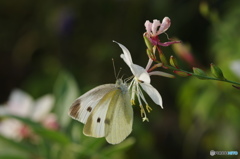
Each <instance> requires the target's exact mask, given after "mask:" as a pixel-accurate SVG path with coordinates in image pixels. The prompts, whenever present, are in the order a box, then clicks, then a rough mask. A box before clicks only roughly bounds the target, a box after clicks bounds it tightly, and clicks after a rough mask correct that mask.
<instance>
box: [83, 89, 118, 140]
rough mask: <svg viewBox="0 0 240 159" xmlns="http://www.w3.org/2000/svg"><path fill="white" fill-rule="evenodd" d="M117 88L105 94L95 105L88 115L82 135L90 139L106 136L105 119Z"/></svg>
mask: <svg viewBox="0 0 240 159" xmlns="http://www.w3.org/2000/svg"><path fill="white" fill-rule="evenodd" d="M116 93H118V92H117V88H115V89H113V90H111V91H110V92H108V93H106V94H105V95H104V96H103V98H102V99H101V100H100V101H99V102H98V103H97V105H96V107H95V108H94V110H93V111H92V113H91V114H90V115H89V117H88V119H87V122H86V124H85V126H84V128H83V133H84V134H85V135H86V136H92V137H104V136H106V131H105V121H106V120H105V119H106V115H107V112H108V110H109V105H110V103H111V102H112V100H113V98H114V96H115V95H116Z"/></svg>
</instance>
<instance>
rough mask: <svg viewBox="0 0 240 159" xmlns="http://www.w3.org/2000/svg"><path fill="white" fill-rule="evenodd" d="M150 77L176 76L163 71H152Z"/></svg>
mask: <svg viewBox="0 0 240 159" xmlns="http://www.w3.org/2000/svg"><path fill="white" fill-rule="evenodd" d="M149 75H150V76H152V75H157V76H163V77H168V78H175V76H174V75H172V74H170V73H166V72H162V71H152V72H150V73H149Z"/></svg>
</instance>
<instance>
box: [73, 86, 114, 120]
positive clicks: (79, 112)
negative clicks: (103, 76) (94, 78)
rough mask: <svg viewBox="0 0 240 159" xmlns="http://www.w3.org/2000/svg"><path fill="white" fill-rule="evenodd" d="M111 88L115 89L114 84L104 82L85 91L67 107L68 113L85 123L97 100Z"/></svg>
mask: <svg viewBox="0 0 240 159" xmlns="http://www.w3.org/2000/svg"><path fill="white" fill-rule="evenodd" d="M113 89H115V84H105V85H101V86H98V87H96V88H94V89H92V90H90V91H88V92H86V93H85V94H83V95H82V96H80V97H79V98H78V99H76V100H75V102H74V103H73V104H72V106H71V107H70V109H69V115H70V116H71V117H72V118H74V119H76V120H78V121H80V122H82V123H84V124H85V123H86V122H87V119H88V117H89V115H90V114H91V112H92V111H93V109H94V108H95V107H96V105H97V104H98V103H99V101H100V100H101V99H102V98H103V96H104V95H106V93H108V92H111V91H112V90H113Z"/></svg>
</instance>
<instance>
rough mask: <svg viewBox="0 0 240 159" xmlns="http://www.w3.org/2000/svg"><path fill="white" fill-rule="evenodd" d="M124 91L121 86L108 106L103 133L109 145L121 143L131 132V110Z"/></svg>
mask: <svg viewBox="0 0 240 159" xmlns="http://www.w3.org/2000/svg"><path fill="white" fill-rule="evenodd" d="M126 89H127V88H125V85H121V88H119V89H118V93H117V94H116V95H115V96H114V97H113V98H112V100H111V102H110V104H109V109H108V112H107V116H106V119H105V131H106V140H107V141H108V142H109V143H111V144H118V143H120V142H122V141H123V140H124V139H125V138H126V137H127V136H128V135H129V134H130V133H131V131H132V123H133V109H132V106H131V103H130V98H129V94H128V92H127V91H125V90H126Z"/></svg>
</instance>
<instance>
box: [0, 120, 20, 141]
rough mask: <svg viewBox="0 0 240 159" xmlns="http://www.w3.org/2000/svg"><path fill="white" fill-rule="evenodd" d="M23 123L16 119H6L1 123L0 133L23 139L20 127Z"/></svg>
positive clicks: (15, 138) (8, 136)
mask: <svg viewBox="0 0 240 159" xmlns="http://www.w3.org/2000/svg"><path fill="white" fill-rule="evenodd" d="M22 127H23V124H22V123H21V122H20V121H18V120H16V119H5V120H3V121H1V123H0V134H1V135H3V136H5V137H7V138H11V139H14V140H18V141H19V140H20V139H22V136H21V134H20V129H21V128H22Z"/></svg>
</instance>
